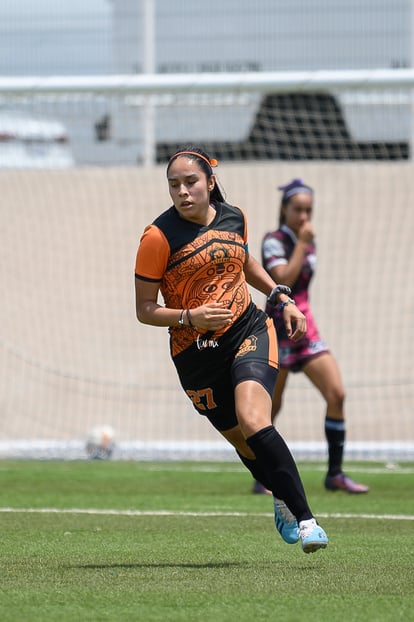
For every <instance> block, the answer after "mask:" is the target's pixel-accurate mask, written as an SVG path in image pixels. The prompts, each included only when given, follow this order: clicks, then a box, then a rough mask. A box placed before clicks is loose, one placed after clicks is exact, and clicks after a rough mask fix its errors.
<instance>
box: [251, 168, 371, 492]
mask: <svg viewBox="0 0 414 622" xmlns="http://www.w3.org/2000/svg"><path fill="white" fill-rule="evenodd" d="M279 190H281V191H282V199H281V204H280V213H279V228H278V229H277V230H276V231H272V232H270V233H267V234H266V235H265V237H264V239H263V242H262V262H263V266H264V267H265V269H266V270H267V272H268V274H269V275H270V276H271V277H272V278H273V279H274V280H275V281H277V282H282V283H285V284H286V285H288V286H289V287H290V288H291V289H292V294H293V296H294V299H295V302H296V304H297V307H298V308H299V309H300V310H301V311H302V313H303V314H304V315H305V317H306V324H307V331H306V335H304V336H303V337H301V338H300V339H298V340H296V341H295V342H294V343H293V342H292V341H291V340H290V339H289V335H288V334H287V333H286V330H285V327H284V321H283V318H282V315H281V314H280V312H279V310H278V309H277V308H274V307H272V306H271V305H267V307H266V311H267V313H268V314H269V315H270V316H271V317H272V318H273V319H274V322H275V326H276V330H277V336H278V342H279V357H280V370H279V374H278V377H277V381H276V386H275V391H274V394H273V403H272V419H273V420H274V419H275V418H276V416H277V414H278V413H279V411H280V408H281V405H282V396H283V391H284V389H285V386H286V381H287V378H288V374H289V372H290V371H291V372H299V371H303V372H304V374H306V376H307V377H308V378H309V380H310V381H311V382H312V383H313V384H314V386H315V387H316V388H317V389H318V390H319V391H320V393H321V394H322V396H323V398H324V399H325V401H326V416H325V436H326V439H327V442H328V455H329V458H328V472H327V475H326V477H325V488H326V489H327V490H333V491H335V490H344V491H346V492H349V493H356V494H357V493H364V492H368V487H367V486H364V485H363V484H358V483H356V482H354V481H353V480H352V479H351V478H350V477H348V476H347V475H345V474H344V473H343V471H342V460H343V451H344V443H345V421H344V399H345V392H344V388H343V386H342V381H341V377H340V373H339V370H338V367H337V364H336V362H335V359H334V357H333V356H332V354H331V353H330V352H329V350H328V347H327V345H326V344H325V343H324V342H323V341H322V340H321V338H320V336H319V332H318V328H317V326H316V324H315V321H314V318H313V315H312V311H311V308H310V306H309V294H308V290H309V284H310V281H311V278H312V276H313V273H314V268H315V263H316V255H315V243H314V238H315V232H314V228H313V225H312V223H311V217H312V209H313V196H314V193H313V190H312V188H310V186H308V185H306V184H304V183H303V182H302V180H301V179H294V180H293V181H291V182H290V183H288V184H286V185H285V186H280V188H279ZM253 491H254V492H267V491H266V490H264V489H263V487H262V485H261V483H260V482H256V483H255V485H254V487H253Z"/></svg>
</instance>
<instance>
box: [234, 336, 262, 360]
mask: <svg viewBox="0 0 414 622" xmlns="http://www.w3.org/2000/svg"><path fill="white" fill-rule="evenodd" d="M256 349H257V337H256V335H249V337H247V338H246V339H245V340H244V341H243V343H242V344H241V346H240V348H239V349H238V351H237V354H236V358H238V357H240V356H244V355H245V354H247V353H248V352H254V351H255V350H256Z"/></svg>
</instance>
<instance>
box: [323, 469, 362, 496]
mask: <svg viewBox="0 0 414 622" xmlns="http://www.w3.org/2000/svg"><path fill="white" fill-rule="evenodd" d="M325 488H326V490H332V491H335V490H343V491H344V492H349V493H350V494H354V495H358V494H362V493H364V492H368V490H369V488H368V486H365V485H364V484H358V483H357V482H354V481H353V480H352V479H351V478H350V477H348V476H347V475H345V473H338V475H327V476H326V478H325Z"/></svg>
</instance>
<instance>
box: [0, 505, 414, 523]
mask: <svg viewBox="0 0 414 622" xmlns="http://www.w3.org/2000/svg"><path fill="white" fill-rule="evenodd" d="M0 513H4V514H88V515H97V516H193V517H196V518H203V517H209V516H215V517H226V516H233V517H240V518H251V517H252V516H256V517H257V516H259V517H266V518H269V517H272V516H273V514H272V513H269V512H175V511H173V510H109V509H100V508H96V509H94V508H11V507H4V508H2V507H0ZM318 518H354V519H355V518H362V519H369V520H409V521H414V514H357V513H355V514H351V513H349V514H347V513H345V514H343V513H336V512H335V513H318Z"/></svg>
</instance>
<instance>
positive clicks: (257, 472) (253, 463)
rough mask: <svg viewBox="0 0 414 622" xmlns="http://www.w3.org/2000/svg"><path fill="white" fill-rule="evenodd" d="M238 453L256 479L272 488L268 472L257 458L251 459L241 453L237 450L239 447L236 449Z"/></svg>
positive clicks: (266, 486)
mask: <svg viewBox="0 0 414 622" xmlns="http://www.w3.org/2000/svg"><path fill="white" fill-rule="evenodd" d="M236 453H237V455H238V456H239V458H240V460H241V461H242V462H243V464H244V466H245V467H247V468H248V469H249V471H250V473H251V474H252V475H253V477H254V479H255V480H256V481H257V482H260V483H261V484H262V485H263V486H264V487H265V488H267V489H268V490H271V488H270V482H269V481H268V479H267V477H266V474H265V472H264V471H263V469H262V468H261V466H260V464H259V462H258V461H257V460H250V459H249V458H245V457H244V456H242V455H241V453H239V452H238V451H237V449H236Z"/></svg>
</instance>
